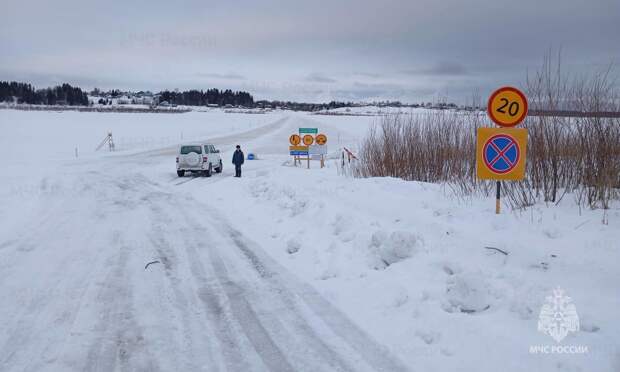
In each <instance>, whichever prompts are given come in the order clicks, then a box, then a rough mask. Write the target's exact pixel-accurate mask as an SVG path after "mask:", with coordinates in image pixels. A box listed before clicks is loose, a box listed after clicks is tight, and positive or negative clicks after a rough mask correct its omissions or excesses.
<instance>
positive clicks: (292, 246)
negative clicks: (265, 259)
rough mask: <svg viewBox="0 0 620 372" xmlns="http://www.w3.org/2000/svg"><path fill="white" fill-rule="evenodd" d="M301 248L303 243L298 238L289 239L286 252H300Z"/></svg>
mask: <svg viewBox="0 0 620 372" xmlns="http://www.w3.org/2000/svg"><path fill="white" fill-rule="evenodd" d="M300 249H301V243H300V242H299V241H298V240H296V239H289V240H288V241H287V242H286V252H287V253H288V254H293V253H297V252H299V250H300Z"/></svg>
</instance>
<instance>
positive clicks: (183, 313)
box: [149, 194, 223, 372]
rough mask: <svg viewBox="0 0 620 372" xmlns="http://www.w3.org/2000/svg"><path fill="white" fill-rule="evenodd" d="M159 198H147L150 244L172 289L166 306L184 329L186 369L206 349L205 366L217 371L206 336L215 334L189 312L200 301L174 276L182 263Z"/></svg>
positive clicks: (191, 365)
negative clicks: (204, 342)
mask: <svg viewBox="0 0 620 372" xmlns="http://www.w3.org/2000/svg"><path fill="white" fill-rule="evenodd" d="M166 196H167V197H170V196H171V194H167V195H166ZM167 197H166V199H167ZM159 201H160V200H157V202H156V201H154V200H152V198H150V199H149V204H150V210H151V219H152V224H151V228H150V241H151V243H152V244H153V247H154V248H155V250H156V252H157V254H158V257H159V259H160V260H161V261H162V264H163V266H164V274H165V277H166V281H167V286H168V287H169V289H170V290H171V291H172V293H173V296H174V298H173V300H174V302H171V303H170V304H169V305H170V307H171V308H172V309H173V310H174V311H175V313H177V314H178V315H177V316H175V318H177V317H179V318H180V319H181V320H182V327H183V329H184V331H183V335H185V336H186V337H185V339H184V340H183V341H182V342H183V346H184V347H185V349H184V350H182V352H183V353H184V354H189V358H188V359H189V360H187V361H186V364H188V366H187V367H186V370H197V369H198V368H199V367H200V366H199V365H197V364H196V361H197V359H198V358H199V357H200V356H198V355H197V354H200V353H205V352H206V354H207V357H208V359H209V361H210V362H211V363H210V365H209V366H210V367H211V368H210V369H209V370H210V371H216V372H217V371H220V370H221V369H222V368H221V365H220V363H218V360H217V359H216V358H215V356H214V354H215V353H214V350H212V348H213V341H209V340H210V337H209V336H211V335H213V336H215V334H214V333H213V330H210V329H209V327H207V326H206V324H205V323H204V320H205V319H203V318H202V314H198V315H196V313H192V312H191V311H190V310H191V309H196V308H199V307H201V306H202V304H197V303H194V301H193V299H194V298H195V299H197V300H198V301H200V300H199V299H198V296H191V295H189V296H186V295H185V293H184V291H183V289H186V290H188V289H189V290H191V289H192V288H191V287H189V288H187V287H186V286H183V284H184V283H183V282H182V281H181V280H180V279H179V278H178V277H177V275H178V274H179V271H180V269H181V266H182V263H181V262H180V259H181V258H180V256H179V255H178V254H177V252H176V249H175V248H174V245H173V243H171V242H170V241H169V240H168V237H167V234H168V233H170V232H169V231H168V229H167V226H172V225H173V220H172V218H170V217H169V215H168V214H166V213H165V212H164V208H161V207H160V206H159ZM166 207H169V206H166ZM174 232H176V231H173V233H174ZM201 320H202V321H201ZM205 339H206V340H207V342H206V343H208V344H207V345H203V343H201V341H202V340H205ZM222 365H223V363H222ZM177 367H178V366H177Z"/></svg>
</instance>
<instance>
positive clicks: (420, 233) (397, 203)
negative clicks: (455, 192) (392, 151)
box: [185, 161, 620, 371]
mask: <svg viewBox="0 0 620 372" xmlns="http://www.w3.org/2000/svg"><path fill="white" fill-rule="evenodd" d="M261 163H262V162H261V161H257V162H255V163H252V164H251V165H248V167H247V168H248V169H247V170H246V177H245V178H243V179H241V180H223V181H221V182H217V183H214V184H213V185H209V188H210V190H211V191H213V192H215V193H216V194H217V195H219V196H218V198H216V199H215V200H214V201H213V203H214V204H215V206H217V207H218V209H219V210H221V211H223V213H225V214H226V215H227V216H228V218H230V219H231V220H234V221H235V222H236V224H237V226H238V228H239V230H240V231H242V232H243V233H245V234H246V235H248V236H252V237H253V238H254V239H256V240H257V241H258V242H259V243H260V244H261V245H262V246H264V247H268V253H269V254H271V255H272V256H273V257H274V258H276V259H277V260H278V261H279V262H280V263H281V264H282V265H284V266H285V267H287V268H288V269H289V270H291V271H292V272H294V273H296V274H297V275H299V276H300V277H302V278H303V279H304V280H307V281H309V282H310V283H312V284H313V285H314V286H315V287H317V288H318V289H319V290H320V291H321V293H323V294H324V296H326V298H328V299H329V300H330V301H332V302H334V303H335V304H337V305H338V306H339V307H341V308H342V309H344V310H345V311H346V313H347V314H349V315H350V316H351V317H352V318H353V319H354V320H355V321H356V322H357V323H358V324H361V325H363V326H364V327H365V329H367V330H369V331H370V332H371V333H372V334H373V335H375V336H376V337H378V339H379V341H381V342H382V343H384V344H387V345H389V346H390V347H391V348H392V350H395V351H396V352H397V354H398V355H401V356H402V357H403V358H405V360H406V361H407V362H408V363H409V365H411V366H415V367H417V368H418V369H419V370H467V371H473V370H478V371H480V370H489V371H496V370H500V369H501V370H505V371H508V370H510V371H521V370H523V369H530V370H554V369H555V368H556V367H557V368H558V369H559V370H566V368H568V367H569V366H575V367H576V366H580V367H581V368H584V370H586V369H588V368H589V366H592V365H593V363H594V365H597V366H598V367H599V368H597V370H613V368H615V367H616V366H617V364H614V363H617V358H618V356H619V355H618V336H617V334H618V332H619V331H620V326H619V325H618V323H617V321H616V312H617V311H616V310H617V309H618V308H619V306H620V300H619V297H618V293H619V292H618V290H619V286H620V274H619V271H618V269H617V266H616V265H617V262H619V260H620V249H619V248H620V247H619V243H618V242H620V224H619V221H620V213H619V211H618V209H614V210H611V211H608V212H607V214H606V217H605V219H606V220H607V221H608V224H603V223H602V219H603V212H602V211H600V210H598V211H590V210H586V211H582V213H581V214H580V213H579V210H578V208H576V207H575V206H574V205H568V203H565V205H562V206H558V207H555V206H550V207H548V206H544V205H538V206H535V207H533V208H531V209H529V210H527V211H525V212H509V211H506V212H504V213H503V214H502V215H499V216H496V215H495V214H494V202H493V200H491V199H490V198H489V199H487V200H472V201H469V202H459V201H457V200H454V199H451V198H449V197H446V195H445V193H444V190H443V189H442V188H441V187H440V186H438V185H432V184H423V183H416V182H404V181H401V180H397V179H363V180H359V179H348V178H343V177H340V176H338V175H336V171H335V164H334V163H329V166H330V167H329V168H327V169H323V170H321V169H316V168H317V164H314V165H313V167H314V168H315V169H312V170H307V169H303V168H298V169H296V168H293V167H290V166H280V167H267V166H264V165H262V164H261ZM264 163H266V161H265V162H264ZM254 167H256V168H257V169H256V170H255V171H252V169H253V168H254ZM185 187H187V190H188V191H189V190H193V191H195V193H194V196H195V197H196V198H200V195H201V191H202V190H201V189H200V188H198V185H195V184H194V185H191V186H190V185H189V184H188V185H187V186H185ZM502 251H503V252H505V253H506V254H504V253H502ZM558 286H559V287H561V288H562V289H564V290H565V291H566V293H567V294H568V295H569V296H571V297H572V298H573V300H574V303H575V305H576V307H577V311H578V313H579V315H580V319H581V332H578V333H576V334H572V335H570V336H569V337H568V338H567V339H566V340H565V341H566V342H565V344H577V345H587V346H588V347H589V349H590V354H589V355H586V356H583V355H580V356H567V355H530V354H529V347H530V346H535V345H545V344H555V341H553V339H551V338H550V337H549V336H547V335H543V334H541V333H539V332H538V331H537V322H538V317H539V312H540V310H541V307H542V305H543V304H544V303H545V298H546V296H549V295H551V294H552V290H553V289H554V288H557V287H558ZM565 367H566V368H565Z"/></svg>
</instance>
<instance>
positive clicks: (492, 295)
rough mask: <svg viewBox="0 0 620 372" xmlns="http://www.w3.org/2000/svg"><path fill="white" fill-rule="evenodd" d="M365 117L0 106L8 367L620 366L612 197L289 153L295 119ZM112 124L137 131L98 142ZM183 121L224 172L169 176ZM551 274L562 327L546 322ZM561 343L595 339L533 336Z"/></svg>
mask: <svg viewBox="0 0 620 372" xmlns="http://www.w3.org/2000/svg"><path fill="white" fill-rule="evenodd" d="M372 120H374V119H373V118H372V117H339V116H315V115H307V114H303V113H291V112H277V113H273V114H269V115H259V116H252V115H250V116H248V115H245V114H225V113H222V112H219V111H217V110H214V111H213V112H200V113H198V112H192V113H188V114H183V115H155V114H153V115H146V114H145V115H140V114H104V113H72V112H64V113H49V112H18V111H12V110H0V132H2V133H4V134H6V135H5V136H2V137H0V158H2V159H7V161H6V162H3V163H2V166H1V167H0V175H1V177H2V182H0V283H1V285H0V371H3V372H4V371H83V370H99V371H113V370H118V371H134V370H138V371H153V370H155V371H156V370H160V371H194V370H205V371H235V372H236V371H244V372H245V371H267V370H269V371H404V370H420V371H448V370H449V371H474V370H475V371H484V372H487V371H488V372H491V371H497V370H505V371H515V372H516V371H522V370H524V369H527V370H530V371H552V370H557V371H572V370H574V371H578V370H593V369H595V370H600V371H617V370H618V366H620V343H619V338H618V334H620V323H618V322H617V319H616V318H617V316H616V313H617V311H616V310H617V309H618V307H620V298H619V297H618V295H617V294H618V293H619V292H618V291H619V290H620V289H619V283H620V272H619V271H618V270H617V267H616V266H617V262H618V261H619V260H620V249H619V245H618V242H620V209H618V206H613V208H611V209H609V210H607V211H602V210H580V209H579V208H577V207H576V206H575V205H574V201H573V200H572V197H571V196H567V197H565V198H564V200H563V203H561V204H560V205H544V204H540V205H535V206H532V207H530V208H528V209H527V210H525V211H510V209H509V208H506V209H505V212H503V213H502V214H501V215H499V216H498V215H495V214H494V203H493V200H492V199H491V198H490V197H489V198H485V197H475V196H472V197H469V198H465V199H463V200H460V199H458V198H455V197H454V196H453V195H451V194H450V193H449V190H446V188H445V187H443V186H442V185H434V184H428V183H421V182H406V181H402V180H398V179H393V178H370V179H354V178H350V177H345V176H343V175H341V172H339V171H338V167H337V163H338V160H337V159H335V158H334V157H330V159H328V161H327V162H326V168H323V169H319V168H318V162H314V163H313V164H312V167H311V169H310V170H308V169H306V168H305V166H304V167H294V166H293V165H292V162H291V161H290V157H289V156H288V155H287V150H288V138H289V136H290V135H291V134H292V133H295V132H296V131H297V130H298V128H300V127H318V128H319V130H320V131H321V132H325V133H326V134H327V135H328V138H329V142H328V147H329V149H330V155H337V154H338V153H337V151H338V149H339V148H340V147H341V146H347V147H348V148H353V149H354V148H355V145H356V144H358V143H359V141H360V139H361V138H363V136H364V134H365V133H366V130H367V128H368V126H369V124H370V123H371V122H372ZM108 131H113V132H114V136H115V138H116V139H117V141H118V143H124V144H126V146H127V147H126V148H123V149H121V151H118V152H116V153H112V154H110V153H94V152H93V151H92V149H94V148H95V147H96V145H97V144H98V142H99V141H101V137H102V136H104V135H105V134H106V133H107V132H108ZM181 133H183V138H184V139H185V140H186V141H189V140H199V139H201V138H207V139H208V140H209V141H210V142H214V143H215V144H216V145H217V146H218V147H219V148H220V149H221V150H222V155H223V159H224V161H225V162H224V172H223V173H222V174H215V175H213V177H211V178H205V177H191V176H187V177H184V178H178V177H177V175H176V173H175V163H174V162H175V160H174V158H175V155H174V148H175V146H174V144H175V143H177V142H179V141H180V137H181V135H180V134H181ZM160 138H162V140H159V139H160ZM236 144H240V145H241V146H242V148H243V149H244V150H245V151H246V153H248V152H253V153H255V154H256V155H257V157H258V160H255V161H247V162H246V164H245V165H244V170H243V178H240V179H239V178H233V177H232V174H233V171H232V169H231V168H232V166H231V165H230V157H231V155H232V152H231V151H232V149H234V145H236ZM130 145H131V146H130ZM75 147H79V149H80V154H79V157H78V158H76V157H75V155H74V149H75ZM88 149H91V150H88ZM334 152H336V153H335V154H334ZM304 165H305V164H304ZM494 248H496V249H501V250H502V251H504V252H505V253H506V254H502V253H500V251H497V250H494ZM558 287H561V288H562V289H564V290H566V293H567V294H568V295H569V296H570V297H571V298H572V299H573V301H574V304H575V306H576V310H577V312H578V315H579V321H580V330H579V331H578V332H574V333H571V334H569V335H568V336H567V337H566V338H565V339H564V340H563V341H562V343H560V344H557V343H556V341H555V340H553V339H552V338H551V337H549V335H547V334H543V333H542V332H539V331H538V317H539V313H540V311H541V308H542V306H543V305H544V304H545V301H546V300H547V298H548V296H549V295H550V294H551V293H552V290H553V289H555V288H558ZM556 344H557V345H561V346H566V345H568V346H570V345H578V346H580V345H581V346H586V347H588V348H589V349H588V350H589V352H588V353H586V354H577V355H573V354H570V355H567V354H562V353H556V354H540V353H538V354H537V353H532V352H531V351H530V350H531V349H530V348H531V347H532V346H541V345H542V346H545V345H556Z"/></svg>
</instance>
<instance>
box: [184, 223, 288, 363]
mask: <svg viewBox="0 0 620 372" xmlns="http://www.w3.org/2000/svg"><path fill="white" fill-rule="evenodd" d="M183 217H184V218H185V221H186V223H187V224H188V225H189V226H190V227H191V230H190V231H191V232H192V233H190V234H186V236H187V237H188V244H187V247H188V248H189V250H190V253H191V257H193V259H192V264H193V265H194V266H195V267H196V270H197V271H199V273H198V274H199V276H200V277H204V267H203V266H202V264H201V261H202V260H201V258H200V256H199V254H198V252H197V250H196V248H195V246H197V245H198V246H200V245H201V244H200V243H199V242H197V241H195V240H194V241H192V240H191V238H190V237H194V238H195V237H196V236H197V235H198V234H201V235H203V236H204V235H205V234H206V230H205V228H204V227H202V226H200V225H197V224H196V221H197V220H199V219H196V218H191V217H190V216H189V215H188V214H184V216H183ZM192 217H196V216H192ZM209 243H212V242H210V241H208V242H206V244H204V245H203V247H205V246H206V248H207V252H208V257H209V259H210V261H211V267H212V270H213V273H214V274H215V281H216V282H217V283H218V287H219V288H218V290H214V289H215V288H214V286H211V288H210V290H208V291H206V292H203V293H202V295H203V296H205V300H206V301H207V302H210V303H211V304H212V306H216V307H219V309H220V314H227V319H226V320H227V321H228V322H230V321H231V320H233V319H234V320H235V321H236V322H238V324H239V326H240V327H241V331H242V332H243V334H245V337H247V339H248V340H249V342H250V343H251V345H252V347H253V349H254V350H255V351H256V353H257V354H258V356H259V357H260V358H261V360H262V361H263V363H264V364H265V366H266V367H267V370H269V371H282V372H287V371H290V372H294V371H295V369H294V368H293V367H292V365H291V364H290V362H289V361H288V359H287V358H286V357H285V355H284V353H283V352H282V350H281V349H280V347H279V346H278V345H276V343H275V342H274V340H273V339H272V338H271V336H270V335H269V333H268V332H267V330H266V329H265V326H264V325H263V324H262V323H261V321H260V319H259V318H258V316H257V315H256V313H255V312H254V310H253V309H252V307H251V306H250V304H249V303H248V301H247V298H246V294H245V293H244V290H243V288H242V287H240V286H239V285H237V284H236V283H235V282H234V281H232V280H230V278H229V276H228V273H227V271H226V267H225V264H224V262H223V261H222V260H221V258H220V257H219V256H218V255H217V253H216V252H215V251H214V249H213V244H209ZM217 292H220V293H219V294H218V296H213V294H214V293H217ZM222 295H223V296H225V298H224V299H222V298H215V297H221V296H222ZM231 317H232V319H231ZM255 367H256V366H255ZM233 370H234V371H237V370H238V369H233ZM243 370H244V371H245V370H247V369H243Z"/></svg>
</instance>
